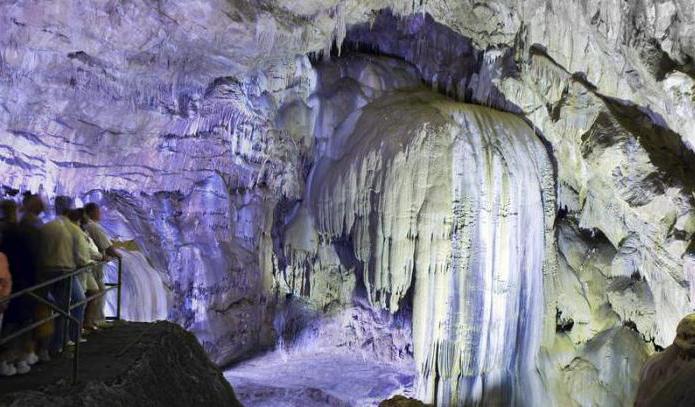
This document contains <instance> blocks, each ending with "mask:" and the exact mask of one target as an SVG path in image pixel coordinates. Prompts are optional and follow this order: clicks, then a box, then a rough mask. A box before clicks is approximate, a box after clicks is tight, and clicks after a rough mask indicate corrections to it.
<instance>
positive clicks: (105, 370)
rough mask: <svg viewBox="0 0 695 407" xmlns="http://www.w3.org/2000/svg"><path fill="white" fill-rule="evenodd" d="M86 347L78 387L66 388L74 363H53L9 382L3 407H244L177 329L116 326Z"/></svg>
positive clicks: (169, 325) (152, 325) (154, 325)
mask: <svg viewBox="0 0 695 407" xmlns="http://www.w3.org/2000/svg"><path fill="white" fill-rule="evenodd" d="M82 346H83V349H82V352H81V354H80V356H81V365H80V373H81V378H80V383H79V384H78V385H76V386H71V385H70V384H69V383H67V382H66V379H67V375H66V373H67V372H71V371H72V370H71V366H72V362H71V361H70V360H68V359H60V360H54V361H52V362H50V363H49V364H47V365H37V366H36V368H35V370H34V371H32V373H31V375H26V376H18V377H12V378H5V379H4V380H3V388H2V394H3V395H2V396H0V405H2V406H8V407H10V406H37V407H38V406H95V405H99V406H134V405H148V406H193V405H198V406H203V405H205V406H241V404H240V403H239V402H238V401H237V399H236V397H235V395H234V391H233V390H232V388H231V386H230V385H229V383H228V382H227V381H226V380H225V379H224V377H223V376H222V373H221V372H220V371H219V370H218V369H217V367H215V366H214V365H213V364H212V363H211V361H210V359H209V358H208V356H207V355H206V354H205V352H204V351H203V349H202V347H201V346H200V344H199V343H198V341H197V340H196V338H195V337H194V336H193V335H192V334H190V333H188V332H186V331H184V330H183V329H181V327H179V326H177V325H175V324H172V323H169V322H157V323H116V325H115V326H114V327H111V328H108V329H107V330H106V331H104V332H100V333H98V334H94V335H92V336H90V339H89V341H88V342H87V343H85V344H84V345H82Z"/></svg>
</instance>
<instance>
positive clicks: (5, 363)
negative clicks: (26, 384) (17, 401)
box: [0, 252, 17, 376]
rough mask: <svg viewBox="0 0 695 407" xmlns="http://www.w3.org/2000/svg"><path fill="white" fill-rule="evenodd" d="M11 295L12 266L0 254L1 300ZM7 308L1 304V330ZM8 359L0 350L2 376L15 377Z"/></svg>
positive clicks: (14, 371)
mask: <svg viewBox="0 0 695 407" xmlns="http://www.w3.org/2000/svg"><path fill="white" fill-rule="evenodd" d="M10 293H12V275H11V274H10V266H9V264H8V262H7V257H5V254H4V253H2V252H0V298H3V297H7V296H9V295H10ZM7 307H8V303H7V302H3V303H0V329H2V320H3V316H4V313H5V311H6V310H7ZM8 359H9V354H7V353H6V351H5V350H4V349H3V350H0V376H13V375H15V374H17V369H16V368H15V367H14V365H13V364H12V363H11V362H10V360H8Z"/></svg>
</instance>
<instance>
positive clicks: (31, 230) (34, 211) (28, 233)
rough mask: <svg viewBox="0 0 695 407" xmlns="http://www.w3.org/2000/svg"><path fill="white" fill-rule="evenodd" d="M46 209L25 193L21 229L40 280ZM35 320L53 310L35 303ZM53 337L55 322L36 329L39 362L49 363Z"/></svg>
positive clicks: (33, 196) (40, 202) (33, 271)
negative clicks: (40, 257) (44, 213)
mask: <svg viewBox="0 0 695 407" xmlns="http://www.w3.org/2000/svg"><path fill="white" fill-rule="evenodd" d="M45 209H46V205H45V204H44V203H43V199H41V197H40V196H39V195H38V194H32V193H29V192H27V193H25V194H24V199H23V200H22V212H23V215H22V220H21V221H20V222H19V228H20V230H21V233H22V235H24V236H25V238H26V241H27V245H28V249H29V251H30V256H31V258H32V259H33V262H32V263H33V266H32V267H33V269H32V273H33V277H34V280H37V279H38V272H39V256H40V254H41V253H40V248H41V227H42V226H43V221H42V220H41V218H40V217H39V216H40V215H41V213H43V211H44V210H45ZM43 291H44V293H43V294H44V295H43V296H44V298H46V299H48V296H47V292H45V291H46V290H43ZM33 312H34V320H36V321H39V320H42V319H45V318H47V317H48V316H50V315H51V309H50V308H49V307H48V306H47V305H46V304H43V303H41V302H38V301H35V302H34V310H33ZM52 336H53V321H49V322H46V323H44V324H42V325H40V326H38V327H36V329H34V332H33V340H34V351H35V353H36V354H37V355H38V357H39V360H40V361H42V362H48V361H50V360H51V357H50V355H49V353H48V348H49V344H50V340H51V338H52Z"/></svg>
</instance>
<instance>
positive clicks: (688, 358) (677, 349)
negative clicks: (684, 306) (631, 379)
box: [635, 314, 695, 407]
mask: <svg viewBox="0 0 695 407" xmlns="http://www.w3.org/2000/svg"><path fill="white" fill-rule="evenodd" d="M693 380H695V314H690V315H688V316H686V317H685V318H683V320H681V322H680V323H679V324H678V330H677V331H676V338H675V339H674V340H673V344H672V345H671V346H669V347H668V348H666V349H665V350H664V351H663V352H660V353H658V354H656V355H654V356H652V357H651V358H650V359H649V360H648V361H647V363H646V364H645V365H644V368H643V369H642V376H641V378H640V384H639V390H638V392H637V401H636V403H635V405H636V406H638V407H649V406H691V405H693V403H695V389H694V388H693V385H692V383H693Z"/></svg>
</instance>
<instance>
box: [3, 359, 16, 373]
mask: <svg viewBox="0 0 695 407" xmlns="http://www.w3.org/2000/svg"><path fill="white" fill-rule="evenodd" d="M16 374H17V369H16V368H15V367H14V365H13V364H11V363H7V362H0V376H14V375H16Z"/></svg>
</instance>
